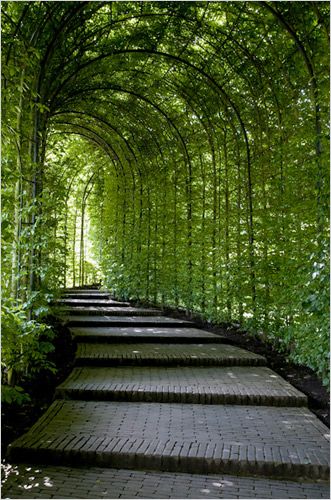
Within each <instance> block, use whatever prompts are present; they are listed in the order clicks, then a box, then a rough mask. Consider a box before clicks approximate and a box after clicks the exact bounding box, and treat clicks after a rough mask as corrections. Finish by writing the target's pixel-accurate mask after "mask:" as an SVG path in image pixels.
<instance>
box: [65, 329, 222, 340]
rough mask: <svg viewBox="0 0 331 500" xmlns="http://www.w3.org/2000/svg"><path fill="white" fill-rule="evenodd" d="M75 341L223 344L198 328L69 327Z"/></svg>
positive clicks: (215, 336) (215, 337) (216, 336)
mask: <svg viewBox="0 0 331 500" xmlns="http://www.w3.org/2000/svg"><path fill="white" fill-rule="evenodd" d="M70 331H71V333H72V335H73V336H74V338H75V339H76V340H77V341H84V342H86V341H87V340H91V341H93V342H132V341H133V342H161V343H163V342H167V343H169V342H171V343H174V342H176V343H178V342H190V343H191V342H203V343H204V344H205V343H207V342H208V343H209V342H213V343H215V342H224V337H222V336H220V335H215V334H214V333H210V332H206V331H204V330H199V329H198V328H186V327H185V326H181V327H177V328H176V327H175V326H174V327H170V328H166V327H159V326H155V327H139V326H138V327H134V326H129V327H102V326H101V327H87V328H86V327H84V326H79V327H70Z"/></svg>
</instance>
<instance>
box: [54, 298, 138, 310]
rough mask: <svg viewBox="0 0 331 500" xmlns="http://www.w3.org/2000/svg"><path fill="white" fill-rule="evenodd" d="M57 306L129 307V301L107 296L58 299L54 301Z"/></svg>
mask: <svg viewBox="0 0 331 500" xmlns="http://www.w3.org/2000/svg"><path fill="white" fill-rule="evenodd" d="M56 305H59V306H68V307H82V306H84V307H114V306H116V307H123V308H125V307H130V303H129V302H117V301H116V300H111V299H108V298H101V299H97V298H93V299H81V298H79V299H60V300H58V301H57V302H56Z"/></svg>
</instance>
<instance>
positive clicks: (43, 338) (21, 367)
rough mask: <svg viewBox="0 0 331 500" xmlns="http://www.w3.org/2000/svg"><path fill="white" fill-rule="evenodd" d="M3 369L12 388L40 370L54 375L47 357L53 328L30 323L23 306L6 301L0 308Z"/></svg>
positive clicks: (52, 336) (52, 364)
mask: <svg viewBox="0 0 331 500" xmlns="http://www.w3.org/2000/svg"><path fill="white" fill-rule="evenodd" d="M1 323H2V366H3V367H4V369H5V371H6V374H7V382H8V384H9V385H11V386H15V385H16V383H17V382H18V381H19V380H22V379H23V378H33V377H35V376H37V375H38V373H39V372H40V371H41V370H48V371H50V372H52V373H55V372H56V368H55V365H54V363H52V362H51V361H49V359H48V354H49V353H50V352H52V351H53V350H54V346H53V344H52V340H53V338H54V333H53V331H52V329H51V328H50V327H49V326H48V325H45V324H43V323H38V322H37V321H35V320H29V319H28V317H27V313H26V311H25V310H24V309H23V306H22V305H16V306H15V305H14V303H13V301H10V300H7V301H6V302H5V303H4V304H3V306H2V312H1Z"/></svg>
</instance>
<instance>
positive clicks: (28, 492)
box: [2, 290, 329, 498]
mask: <svg viewBox="0 0 331 500" xmlns="http://www.w3.org/2000/svg"><path fill="white" fill-rule="evenodd" d="M99 296H100V302H99ZM80 297H81V298H82V299H80ZM81 300H82V301H83V302H81ZM65 301H66V305H65V311H64V314H65V316H63V318H64V321H66V322H67V324H68V326H69V327H70V329H71V332H72V335H73V337H74V338H75V340H76V342H77V345H78V348H77V356H76V367H75V368H74V369H73V371H72V373H71V374H70V375H69V377H68V378H67V380H66V381H64V382H63V383H62V384H61V385H60V386H59V387H58V388H57V391H56V399H55V401H54V403H53V404H52V405H51V406H50V408H49V409H48V410H47V412H46V413H45V414H44V415H43V416H42V417H41V418H40V419H39V421H38V422H37V423H36V424H35V425H34V426H33V427H32V428H31V429H30V430H29V431H28V432H27V433H26V434H25V435H24V436H22V437H21V438H19V439H17V440H16V441H15V442H14V443H12V445H11V446H10V458H11V460H12V462H13V463H15V462H16V463H18V462H23V464H21V465H13V466H10V465H7V468H6V470H5V479H4V486H3V492H2V496H3V498H135V497H139V498H329V489H328V485H327V483H326V480H327V479H328V476H329V443H328V434H329V429H328V428H327V427H326V426H325V425H324V424H322V423H321V422H320V421H319V420H318V419H317V418H316V416H315V415H313V414H312V413H311V412H310V411H309V410H308V409H307V407H306V403H307V399H306V397H305V396H304V395H303V394H302V393H300V392H299V391H298V390H296V389H295V388H294V387H292V386H291V385H290V384H288V383H287V382H286V381H285V380H284V379H282V378H281V377H280V376H279V375H277V374H276V373H274V372H273V371H272V370H270V369H269V368H267V367H266V366H265V359H264V358H263V357H262V356H258V355H255V354H253V353H249V352H248V351H245V350H243V349H239V348H237V347H235V346H231V345H228V344H226V343H225V338H224V337H219V336H216V335H214V334H211V333H209V332H204V331H203V330H198V329H196V328H194V325H192V324H190V323H189V322H185V321H180V320H174V319H172V318H165V317H163V316H162V315H161V314H160V312H159V311H157V314H156V313H155V310H150V311H149V310H144V314H146V316H141V315H140V316H139V312H140V309H137V308H132V307H131V306H129V305H128V304H127V305H125V304H122V305H121V306H118V305H116V306H115V305H113V304H112V305H110V304H109V302H110V301H109V298H108V297H107V296H105V294H98V293H97V292H95V291H91V292H89V291H86V290H84V291H82V292H77V291H75V292H73V293H72V294H70V293H68V295H67V298H65V299H64V300H63V301H62V302H65ZM105 301H108V304H107V309H108V310H107V314H106V315H105V314H104V307H105V306H104V302H105ZM98 305H100V308H98ZM82 306H83V310H82V311H81V310H80V309H81V308H82ZM119 309H120V310H121V311H123V314H124V311H126V315H125V316H124V315H123V316H122V315H119V314H118V311H119ZM98 310H101V313H100V314H101V315H100V316H98V315H97V312H98ZM77 311H79V313H81V312H83V313H84V314H83V315H81V314H79V315H78V314H76V312H77ZM84 318H85V320H84ZM146 320H147V321H146ZM24 463H26V464H33V463H34V464H37V463H39V464H41V465H40V466H37V467H36V466H35V465H24ZM45 464H46V465H45ZM294 478H295V479H296V481H295V482H294V481H293V479H294Z"/></svg>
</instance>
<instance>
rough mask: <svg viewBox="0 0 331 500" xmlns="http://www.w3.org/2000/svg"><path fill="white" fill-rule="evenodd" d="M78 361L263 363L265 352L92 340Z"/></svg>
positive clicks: (80, 346) (83, 345)
mask: <svg viewBox="0 0 331 500" xmlns="http://www.w3.org/2000/svg"><path fill="white" fill-rule="evenodd" d="M76 362H77V364H79V365H81V364H92V363H93V364H97V365H100V364H102V365H103V366H105V365H108V366H109V365H122V364H136V365H138V364H142V363H143V364H144V365H147V364H150V365H155V364H158V365H159V364H162V365H174V364H175V365H177V364H180V365H182V366H185V365H206V366H208V365H221V366H233V365H246V366H247V365H254V366H255V365H263V364H265V362H266V360H265V358H264V357H263V356H259V355H258V354H254V353H251V352H248V351H245V350H244V349H240V348H239V347H235V346H231V345H226V344H212V343H210V344H206V345H203V344H153V343H148V344H143V343H137V344H134V343H131V344H124V343H120V344H115V343H113V344H102V343H100V344H92V343H82V342H80V343H79V344H78V347H77V353H76Z"/></svg>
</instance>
